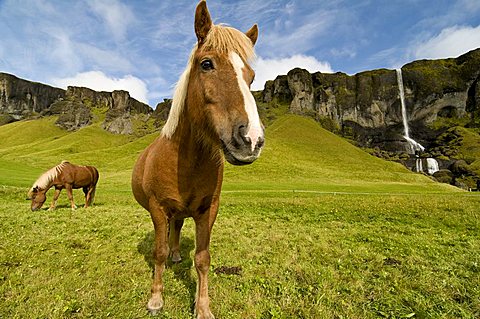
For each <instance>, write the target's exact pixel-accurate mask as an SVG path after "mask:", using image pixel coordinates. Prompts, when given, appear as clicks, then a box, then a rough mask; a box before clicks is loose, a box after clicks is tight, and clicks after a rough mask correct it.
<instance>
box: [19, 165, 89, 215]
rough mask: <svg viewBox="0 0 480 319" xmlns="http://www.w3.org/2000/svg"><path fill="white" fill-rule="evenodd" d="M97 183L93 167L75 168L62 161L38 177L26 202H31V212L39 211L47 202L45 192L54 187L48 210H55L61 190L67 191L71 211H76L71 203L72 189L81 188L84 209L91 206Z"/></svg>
mask: <svg viewBox="0 0 480 319" xmlns="http://www.w3.org/2000/svg"><path fill="white" fill-rule="evenodd" d="M97 182H98V171H97V169H96V168H95V167H93V166H77V165H73V164H70V163H69V162H67V161H63V162H61V163H60V164H58V165H57V166H55V167H53V168H51V169H49V170H48V171H46V172H45V173H43V174H42V176H40V177H39V178H38V179H37V181H36V182H35V183H33V186H32V188H31V189H30V190H29V191H28V197H27V200H31V201H32V207H31V208H32V211H35V210H37V209H40V208H41V207H42V205H43V203H45V201H46V200H47V196H46V193H47V191H48V190H49V189H50V188H52V187H55V194H54V195H53V201H52V204H51V205H50V208H49V210H52V209H55V206H56V204H57V199H58V196H60V191H61V190H62V189H64V188H65V189H66V190H67V195H68V199H69V200H70V204H71V207H72V209H76V208H77V206H75V203H74V202H73V193H72V189H76V188H82V189H83V192H84V193H85V207H88V206H90V205H91V204H92V202H93V199H94V197H95V188H96V186H97Z"/></svg>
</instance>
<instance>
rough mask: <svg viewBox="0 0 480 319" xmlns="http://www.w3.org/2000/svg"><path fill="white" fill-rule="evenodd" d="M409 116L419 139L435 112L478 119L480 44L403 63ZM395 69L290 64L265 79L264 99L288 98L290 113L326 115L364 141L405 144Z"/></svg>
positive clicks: (428, 135)
mask: <svg viewBox="0 0 480 319" xmlns="http://www.w3.org/2000/svg"><path fill="white" fill-rule="evenodd" d="M402 73H403V82H404V89H405V101H406V107H407V114H408V122H409V123H410V125H411V126H412V127H413V128H414V129H412V131H413V137H414V138H415V139H416V140H417V141H419V142H420V143H422V144H426V145H428V144H429V143H431V142H432V139H433V138H434V137H435V134H434V133H433V132H431V130H430V129H429V124H431V123H432V122H433V121H435V120H436V119H437V118H438V117H443V118H470V119H471V121H477V122H480V84H479V83H480V80H479V79H480V49H477V50H474V51H471V52H468V53H466V54H464V55H462V56H460V57H458V58H456V59H444V60H421V61H414V62H412V63H409V64H406V65H404V66H403V67H402ZM398 92H399V91H398V85H397V76H396V72H395V70H387V69H379V70H374V71H366V72H361V73H358V74H355V75H347V74H345V73H341V72H338V73H334V74H326V73H320V72H317V73H314V74H310V73H309V72H308V71H306V70H302V69H298V68H297V69H293V70H291V71H290V72H288V74H287V75H283V76H279V77H277V78H276V79H275V80H274V81H268V82H267V83H266V85H265V89H264V91H263V93H262V100H263V102H265V103H272V102H275V101H277V102H281V103H285V102H286V103H288V104H289V109H290V111H291V112H293V113H301V114H307V115H313V116H314V117H316V118H317V119H322V118H328V119H329V120H331V121H333V122H334V123H335V124H336V125H337V127H338V128H339V129H340V130H341V131H342V132H343V134H344V135H346V136H348V137H353V138H354V139H356V140H357V141H358V142H359V143H360V144H361V145H362V146H367V147H374V146H379V147H380V148H382V149H388V148H389V147H392V148H394V149H398V145H397V144H404V143H405V142H404V139H403V138H402V135H403V125H402V114H401V104H400V99H399V93H398Z"/></svg>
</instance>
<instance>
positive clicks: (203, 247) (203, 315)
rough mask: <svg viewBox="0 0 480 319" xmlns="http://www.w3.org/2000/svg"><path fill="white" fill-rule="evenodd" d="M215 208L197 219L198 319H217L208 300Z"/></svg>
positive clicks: (196, 305) (196, 300)
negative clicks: (211, 239)
mask: <svg viewBox="0 0 480 319" xmlns="http://www.w3.org/2000/svg"><path fill="white" fill-rule="evenodd" d="M216 210H217V209H216V208H214V207H211V208H210V213H209V212H208V211H207V212H206V213H204V214H201V215H200V217H198V218H197V219H195V241H196V250H195V268H196V270H197V275H198V283H197V294H196V297H195V313H196V316H197V319H213V318H215V317H214V316H213V314H212V312H211V311H210V300H209V298H208V270H209V269H210V234H211V232H212V227H213V223H214V221H215V216H216V213H217V211H216Z"/></svg>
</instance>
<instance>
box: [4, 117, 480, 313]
mask: <svg viewBox="0 0 480 319" xmlns="http://www.w3.org/2000/svg"><path fill="white" fill-rule="evenodd" d="M53 122H54V120H53V119H45V120H40V121H31V122H20V123H14V124H10V125H7V126H2V127H0V220H1V221H2V223H1V224H0V229H1V231H0V318H70V317H72V318H148V317H149V316H148V315H147V312H146V310H145V305H146V301H147V300H148V296H149V290H150V283H151V274H152V263H153V261H152V258H151V247H152V242H153V227H152V225H151V221H150V217H149V215H148V213H147V212H146V211H144V210H143V209H142V208H141V207H140V206H139V205H138V204H136V203H135V201H134V199H133V197H132V195H131V192H130V187H129V180H130V171H131V167H132V165H133V162H134V161H135V158H136V157H137V155H138V153H139V152H140V151H141V150H142V149H143V148H144V147H145V146H146V145H148V143H150V142H151V141H152V140H153V139H154V138H155V137H156V134H152V135H149V136H146V137H144V138H142V139H138V140H137V139H130V138H129V137H125V136H115V135H111V134H108V133H105V132H103V131H101V129H100V128H99V127H98V126H93V127H89V128H86V129H82V130H80V131H78V132H75V133H66V132H64V131H61V130H59V129H57V128H55V127H54V125H53ZM32 126H34V127H32ZM38 129H40V130H41V133H40V134H36V135H35V134H30V135H29V137H28V138H25V137H24V136H23V135H22V134H23V133H24V132H32V131H35V130H38ZM64 159H67V160H70V161H72V162H74V163H78V164H93V165H96V166H97V167H98V168H99V170H100V176H101V177H100V184H99V188H98V191H97V197H96V205H95V206H94V207H92V208H89V209H83V208H79V209H78V210H76V211H73V212H72V211H71V210H70V209H68V201H67V198H66V194H62V195H61V196H60V200H59V208H58V209H57V210H56V211H53V212H52V211H46V210H42V211H40V212H35V213H32V212H31V211H30V210H29V203H28V202H26V201H25V200H24V197H25V194H26V191H27V189H28V187H29V186H31V184H32V183H33V181H34V180H35V179H36V178H37V177H38V176H39V174H40V173H41V172H43V171H44V170H46V169H47V168H49V167H51V166H53V165H55V164H57V163H59V162H60V161H61V160H64ZM74 196H75V199H76V202H77V205H78V204H81V203H82V200H83V198H82V196H81V192H80V191H76V192H75V194H74ZM49 200H51V194H50V196H49V198H48V201H49ZM48 201H47V203H48ZM479 215H480V196H478V195H476V194H474V193H467V192H463V191H459V190H458V189H456V188H453V187H450V186H448V185H444V184H438V183H436V182H434V181H432V180H431V179H430V178H429V177H427V176H423V175H420V174H414V173H412V172H410V171H408V170H407V169H405V168H404V167H402V166H401V165H399V164H395V163H391V162H385V161H383V160H380V159H377V158H375V157H372V156H370V155H368V154H367V153H365V152H363V151H361V150H359V149H357V148H355V147H354V146H352V145H351V144H349V143H348V142H346V141H344V140H342V139H340V138H338V137H337V136H335V135H333V134H331V133H329V132H327V131H325V130H323V129H321V128H320V127H319V126H318V125H317V124H316V123H315V122H313V121H311V120H308V119H305V118H301V117H296V116H285V117H281V118H279V119H278V120H277V121H275V122H274V123H273V124H272V125H271V126H270V127H269V128H268V130H267V144H266V147H265V150H264V153H263V154H262V157H261V158H260V159H259V160H258V161H257V162H256V163H254V164H253V165H251V166H247V167H233V166H231V165H227V167H226V172H225V185H224V193H223V195H222V206H221V209H220V214H219V217H218V219H217V222H216V224H215V227H214V232H213V238H212V244H211V252H212V267H211V272H210V297H211V307H212V311H213V313H214V314H215V315H216V317H217V318H479V317H480V285H479V283H480V254H478V252H479V251H480V235H479V234H480V216H479ZM193 228H194V227H193V222H192V221H187V222H186V225H185V227H184V233H183V235H184V236H183V241H182V247H181V250H182V255H183V258H184V261H183V262H182V263H181V264H179V265H169V266H168V269H167V270H166V272H165V283H166V284H165V289H166V290H165V309H164V311H163V312H162V316H161V317H162V318H191V317H192V303H193V300H194V294H195V282H196V273H195V270H194V267H193V251H194V242H193V232H194V229H193ZM228 267H235V268H232V269H235V270H236V271H235V272H234V274H226V273H223V272H222V270H225V269H226V268H228Z"/></svg>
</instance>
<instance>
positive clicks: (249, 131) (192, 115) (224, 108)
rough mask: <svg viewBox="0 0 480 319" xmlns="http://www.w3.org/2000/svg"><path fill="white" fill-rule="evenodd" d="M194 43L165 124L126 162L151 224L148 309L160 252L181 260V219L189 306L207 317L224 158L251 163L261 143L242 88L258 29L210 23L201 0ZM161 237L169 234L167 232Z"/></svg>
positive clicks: (155, 298)
mask: <svg viewBox="0 0 480 319" xmlns="http://www.w3.org/2000/svg"><path fill="white" fill-rule="evenodd" d="M195 33H196V36H197V40H198V42H197V45H196V46H195V47H194V49H193V51H192V53H191V56H190V59H189V63H188V65H187V67H186V69H185V71H184V73H183V75H182V76H181V78H180V80H179V82H178V84H177V86H176V88H175V93H174V97H173V105H172V109H171V111H170V114H169V117H168V120H167V123H166V124H165V126H164V127H163V129H162V132H161V134H160V136H159V137H158V138H157V139H156V140H155V141H154V142H153V143H152V144H151V145H150V146H148V147H147V149H145V151H144V152H143V153H142V154H141V155H140V156H139V158H138V160H137V163H136V164H135V167H134V169H133V176H132V189H133V194H134V195H135V198H136V200H137V201H138V202H139V203H140V205H142V206H143V207H144V208H145V209H146V210H148V211H149V212H150V215H151V217H152V221H153V225H154V229H155V248H154V259H155V270H154V278H153V284H152V290H151V291H152V294H151V298H150V300H149V302H148V309H149V310H150V312H152V313H156V312H157V311H158V310H160V309H161V308H162V306H163V297H162V292H163V290H164V286H163V282H162V273H163V271H164V269H165V262H166V259H167V257H168V256H169V255H170V256H172V260H173V261H174V262H178V261H180V260H181V257H180V253H179V239H180V230H181V228H182V225H183V220H184V218H186V217H192V218H193V220H194V222H195V232H196V234H195V241H196V248H195V258H194V260H195V268H196V270H197V274H198V283H197V294H196V297H195V313H196V316H197V318H214V317H213V315H212V313H211V311H210V306H209V298H208V280H207V275H208V270H209V267H210V252H209V245H210V234H211V231H212V226H213V223H214V222H215V218H216V216H217V212H218V206H219V198H220V190H221V186H222V179H223V166H224V158H226V160H227V161H228V162H230V163H231V164H234V165H245V164H250V163H252V162H253V161H254V160H255V159H257V157H258V156H259V155H260V152H261V149H262V147H263V144H264V135H263V126H262V124H261V121H260V118H259V116H258V112H257V106H256V104H255V100H254V98H253V95H252V93H251V92H250V84H251V83H252V81H253V78H254V72H253V70H252V69H251V67H250V66H249V64H248V63H249V62H250V61H251V60H252V59H253V58H254V50H253V46H254V44H255V42H256V40H257V36H258V28H257V25H254V26H253V27H252V28H251V29H250V30H248V31H247V32H246V33H242V32H240V31H238V30H236V29H234V28H231V27H226V26H222V25H213V23H212V20H211V18H210V14H209V12H208V9H207V5H206V3H205V1H201V2H200V3H199V4H198V6H197V9H196V13H195ZM167 237H169V238H167Z"/></svg>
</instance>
